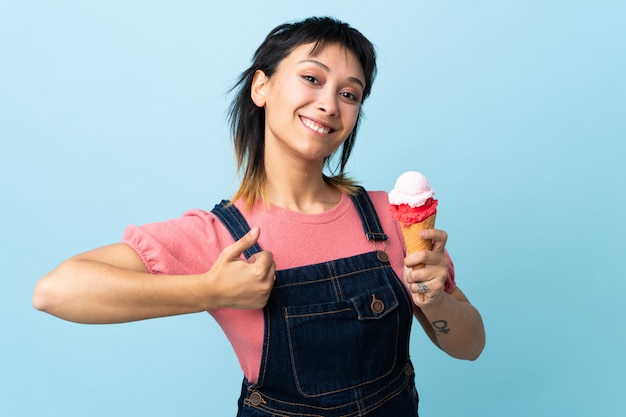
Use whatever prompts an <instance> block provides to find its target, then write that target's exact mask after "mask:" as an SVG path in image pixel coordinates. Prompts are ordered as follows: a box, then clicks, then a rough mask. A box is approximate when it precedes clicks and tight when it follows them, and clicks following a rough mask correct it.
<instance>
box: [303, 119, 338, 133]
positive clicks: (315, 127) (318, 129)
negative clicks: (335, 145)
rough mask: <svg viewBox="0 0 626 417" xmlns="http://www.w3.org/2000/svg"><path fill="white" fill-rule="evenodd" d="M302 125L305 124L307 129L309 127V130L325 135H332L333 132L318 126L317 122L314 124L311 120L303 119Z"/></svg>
mask: <svg viewBox="0 0 626 417" xmlns="http://www.w3.org/2000/svg"><path fill="white" fill-rule="evenodd" d="M302 123H304V125H305V126H306V127H308V128H309V129H312V130H315V131H316V132H318V133H322V134H324V135H325V134H327V133H330V130H331V129H329V128H327V127H324V126H322V125H318V124H317V123H315V122H313V121H312V120H309V119H304V118H303V119H302Z"/></svg>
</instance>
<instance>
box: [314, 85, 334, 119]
mask: <svg viewBox="0 0 626 417" xmlns="http://www.w3.org/2000/svg"><path fill="white" fill-rule="evenodd" d="M317 108H318V110H320V111H321V112H323V113H325V114H326V115H327V116H337V115H338V114H339V105H338V96H337V94H336V93H335V91H334V90H333V89H331V88H324V89H322V90H320V94H319V97H318V105H317Z"/></svg>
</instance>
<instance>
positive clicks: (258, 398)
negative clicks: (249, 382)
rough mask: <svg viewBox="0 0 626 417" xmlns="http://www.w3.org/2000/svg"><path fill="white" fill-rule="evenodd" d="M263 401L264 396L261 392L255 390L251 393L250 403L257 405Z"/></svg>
mask: <svg viewBox="0 0 626 417" xmlns="http://www.w3.org/2000/svg"><path fill="white" fill-rule="evenodd" d="M262 401H263V398H261V394H259V393H258V392H256V391H255V392H253V393H252V394H250V404H252V405H254V406H255V407H256V406H257V405H259V404H261V402H262Z"/></svg>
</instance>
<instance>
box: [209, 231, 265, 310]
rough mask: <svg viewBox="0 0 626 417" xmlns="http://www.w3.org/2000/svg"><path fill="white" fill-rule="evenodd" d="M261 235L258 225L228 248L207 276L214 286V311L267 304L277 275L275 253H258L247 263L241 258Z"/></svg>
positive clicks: (253, 307) (252, 307)
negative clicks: (273, 254)
mask: <svg viewBox="0 0 626 417" xmlns="http://www.w3.org/2000/svg"><path fill="white" fill-rule="evenodd" d="M259 235H260V230H259V228H258V227H257V226H255V227H253V228H252V229H251V230H250V231H249V232H248V233H247V234H246V235H245V236H244V237H242V238H241V239H239V240H238V241H236V242H234V243H233V244H231V245H229V246H227V247H225V248H224V250H222V253H221V254H220V256H219V257H218V258H217V259H216V260H215V263H214V264H213V266H212V267H211V269H210V270H209V271H208V272H207V273H206V274H205V275H206V277H207V279H208V280H209V282H210V283H211V286H212V297H211V298H212V300H213V302H212V303H211V304H212V308H211V309H217V308H223V307H228V308H239V309H260V308H263V307H265V304H267V300H268V298H269V296H270V292H271V290H272V287H273V286H274V280H275V275H274V274H275V272H276V265H275V264H274V258H273V256H272V253H271V252H268V251H262V252H258V253H256V254H254V255H252V256H251V257H250V258H249V259H247V260H246V259H244V258H242V256H241V255H242V253H243V252H244V251H245V250H246V249H248V248H250V247H252V245H254V244H255V243H256V241H257V240H258V239H259Z"/></svg>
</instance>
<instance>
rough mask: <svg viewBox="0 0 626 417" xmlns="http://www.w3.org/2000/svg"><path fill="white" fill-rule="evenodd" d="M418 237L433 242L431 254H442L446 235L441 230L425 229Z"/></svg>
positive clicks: (446, 238)
mask: <svg viewBox="0 0 626 417" xmlns="http://www.w3.org/2000/svg"><path fill="white" fill-rule="evenodd" d="M420 237H421V238H422V239H425V240H428V239H430V240H432V241H433V248H432V251H433V252H442V251H443V249H444V248H445V246H446V242H447V241H448V234H447V233H446V232H444V231H443V230H438V229H426V230H422V231H421V232H420Z"/></svg>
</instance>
